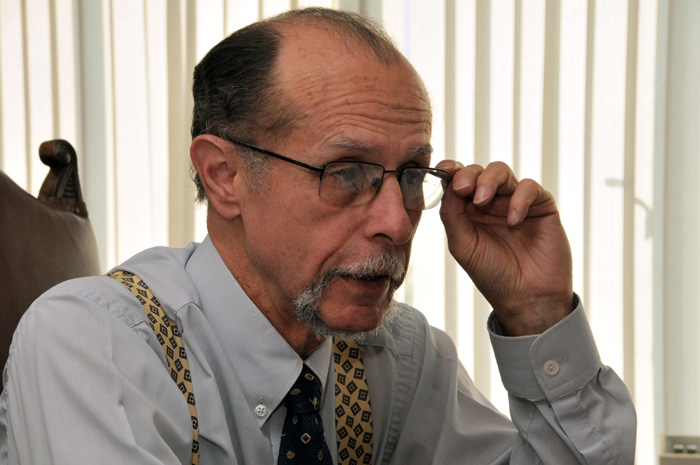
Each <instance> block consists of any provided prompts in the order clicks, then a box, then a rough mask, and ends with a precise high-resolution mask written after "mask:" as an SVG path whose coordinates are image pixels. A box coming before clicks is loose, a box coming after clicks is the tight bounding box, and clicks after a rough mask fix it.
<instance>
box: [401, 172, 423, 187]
mask: <svg viewBox="0 0 700 465" xmlns="http://www.w3.org/2000/svg"><path fill="white" fill-rule="evenodd" d="M424 179H425V172H424V171H422V170H406V171H404V173H403V176H402V179H401V182H402V183H403V184H405V185H407V186H413V187H416V186H418V185H421V184H423V180H424Z"/></svg>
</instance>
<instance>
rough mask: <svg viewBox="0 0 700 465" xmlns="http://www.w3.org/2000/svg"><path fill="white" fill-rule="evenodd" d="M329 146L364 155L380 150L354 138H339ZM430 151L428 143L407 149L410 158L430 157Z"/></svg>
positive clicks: (373, 153)
mask: <svg viewBox="0 0 700 465" xmlns="http://www.w3.org/2000/svg"><path fill="white" fill-rule="evenodd" d="M329 148H330V149H331V150H332V151H336V152H343V151H351V152H358V153H362V154H364V155H378V154H379V152H380V150H379V147H377V146H376V145H373V144H367V143H364V142H360V141H358V140H354V139H340V140H339V141H336V142H334V143H332V144H331V145H330V146H329ZM432 153H433V147H432V145H430V144H423V145H416V146H414V147H411V148H410V149H409V151H408V154H409V157H410V159H416V158H428V159H430V156H431V155H432Z"/></svg>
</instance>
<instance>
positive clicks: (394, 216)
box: [366, 174, 422, 245]
mask: <svg viewBox="0 0 700 465" xmlns="http://www.w3.org/2000/svg"><path fill="white" fill-rule="evenodd" d="M368 208H369V214H368V217H367V223H366V224H367V225H368V228H369V229H368V233H369V234H370V235H371V236H372V237H373V238H382V239H384V240H385V241H386V242H388V243H389V244H392V245H400V244H405V243H406V242H409V241H410V240H411V239H412V238H413V233H414V232H415V228H416V227H417V226H418V222H419V221H420V217H421V213H422V212H421V211H414V210H406V208H405V207H404V205H403V194H402V193H401V186H400V185H399V181H398V179H397V178H396V175H395V174H393V175H385V176H384V180H383V182H382V184H381V186H380V188H379V191H377V193H376V194H375V195H374V198H373V199H372V200H371V201H370V202H369V203H368Z"/></svg>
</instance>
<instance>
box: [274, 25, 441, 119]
mask: <svg viewBox="0 0 700 465" xmlns="http://www.w3.org/2000/svg"><path fill="white" fill-rule="evenodd" d="M283 35H284V39H283V42H282V47H281V50H280V54H279V57H278V61H277V66H276V81H277V85H279V86H280V88H281V90H282V91H283V93H284V94H285V95H286V96H287V97H289V99H290V103H292V104H293V105H294V106H296V107H297V109H299V110H302V111H304V110H306V111H307V112H309V111H310V112H314V111H315V110H316V109H317V108H318V107H319V105H323V104H324V103H325V102H328V101H332V100H333V99H341V102H342V103H344V104H346V105H353V104H366V103H368V102H370V101H376V103H378V104H380V105H385V106H386V107H387V108H391V109H394V110H398V111H406V112H407V113H410V112H413V113H415V112H421V113H422V114H423V116H422V118H423V119H424V121H425V122H426V123H427V124H428V125H430V124H431V120H432V114H431V109H430V100H429V97H428V93H427V91H426V89H425V86H424V84H423V81H422V80H421V78H420V76H419V75H418V73H417V72H416V71H415V69H414V68H413V66H411V64H410V63H409V62H408V60H406V58H405V57H403V56H402V55H400V54H397V55H396V60H392V61H391V62H386V61H382V60H379V59H378V58H377V57H376V56H375V55H374V52H373V51H372V49H371V48H370V47H369V46H368V45H366V44H362V43H360V42H359V41H358V40H357V39H355V38H352V37H345V36H339V35H338V33H333V32H332V31H329V30H326V29H323V28H318V27H310V26H296V27H288V28H286V29H284V30H283ZM409 118H412V119H415V115H413V114H412V115H410V117H409Z"/></svg>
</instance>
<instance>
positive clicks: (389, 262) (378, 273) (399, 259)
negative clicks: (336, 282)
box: [320, 251, 406, 287]
mask: <svg viewBox="0 0 700 465" xmlns="http://www.w3.org/2000/svg"><path fill="white" fill-rule="evenodd" d="M405 270H406V259H405V257H403V256H401V255H399V254H397V253H395V252H391V251H384V252H382V253H379V254H375V255H372V256H370V257H369V258H368V259H366V260H363V261H360V262H358V263H355V264H352V265H346V266H341V267H338V268H335V269H332V270H328V271H326V272H325V273H324V274H323V276H322V277H321V282H320V284H321V286H322V287H325V285H327V284H329V283H330V282H331V281H332V280H333V279H334V278H336V277H339V276H342V277H345V278H352V279H377V278H381V277H384V276H387V277H388V278H389V279H390V280H391V281H392V282H393V283H395V284H396V285H397V286H398V285H400V284H401V283H402V282H403V280H404V277H405V273H406V271H405Z"/></svg>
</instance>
